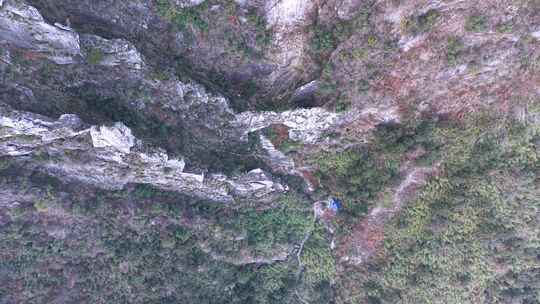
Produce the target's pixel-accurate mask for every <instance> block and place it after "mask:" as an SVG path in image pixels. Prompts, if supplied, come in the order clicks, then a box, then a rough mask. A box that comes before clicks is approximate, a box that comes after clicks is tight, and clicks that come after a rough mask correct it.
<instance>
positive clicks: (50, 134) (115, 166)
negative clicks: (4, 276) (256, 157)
mask: <svg viewBox="0 0 540 304" xmlns="http://www.w3.org/2000/svg"><path fill="white" fill-rule="evenodd" d="M1 112H2V113H1V114H2V117H1V118H0V127H2V136H1V138H2V145H1V147H0V153H1V154H2V155H5V156H15V157H35V156H36V155H46V158H47V159H46V160H43V161H41V160H38V161H36V162H35V163H34V164H33V165H34V166H37V167H38V169H39V170H44V171H45V172H46V173H47V174H50V175H52V176H55V177H58V178H61V179H63V178H65V179H68V180H77V181H80V182H83V183H88V184H92V185H94V186H97V187H100V188H105V189H122V188H123V187H124V186H125V185H126V184H127V183H141V184H150V185H153V186H155V187H156V188H160V189H163V190H168V191H177V192H180V193H184V194H187V195H193V196H197V197H199V198H202V199H206V200H209V201H216V202H233V201H234V199H235V198H237V199H257V200H270V199H271V197H272V195H277V194H279V193H282V192H284V191H285V190H286V189H285V188H284V187H283V186H282V185H280V184H278V183H275V182H273V181H272V180H271V179H269V178H268V176H267V175H265V174H264V172H262V171H261V170H260V169H258V170H253V171H250V172H248V173H247V174H246V175H244V176H238V177H235V178H232V179H230V178H227V177H225V176H221V175H220V176H218V175H211V176H204V175H199V174H193V173H186V172H183V170H184V166H185V163H184V160H177V159H169V158H168V156H167V154H166V153H164V152H162V151H159V150H154V151H152V150H150V151H147V152H145V153H142V152H137V151H136V150H137V149H136V147H135V145H136V142H137V140H136V139H135V138H134V137H133V135H132V133H131V130H130V129H129V128H127V127H126V126H125V125H124V124H122V123H116V124H115V125H113V126H111V127H107V126H99V127H98V126H92V127H90V128H85V129H82V130H77V129H74V126H71V125H69V124H68V125H66V124H65V122H66V121H70V122H73V121H75V120H77V118H76V117H74V116H72V115H64V116H62V117H60V119H59V120H58V121H51V120H48V119H46V118H44V117H40V116H37V115H33V114H29V113H21V112H17V111H12V110H10V109H9V108H7V107H4V108H2V110H1ZM138 146H139V148H141V147H140V143H139V144H138Z"/></svg>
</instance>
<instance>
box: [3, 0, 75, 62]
mask: <svg viewBox="0 0 540 304" xmlns="http://www.w3.org/2000/svg"><path fill="white" fill-rule="evenodd" d="M2 40H5V41H7V42H9V43H13V44H15V45H17V46H18V47H21V48H24V49H27V50H30V51H35V52H38V53H39V54H43V56H46V57H47V58H50V59H51V60H53V61H54V62H55V63H57V64H70V63H73V62H75V61H76V60H77V57H79V56H80V55H81V48H80V43H79V36H78V35H77V33H75V32H74V31H72V30H71V29H70V28H67V27H63V26H58V25H54V26H53V25H50V24H48V23H47V22H45V20H43V17H42V16H41V15H40V13H39V12H38V10H37V9H35V8H34V7H32V6H29V5H26V4H25V3H23V2H18V1H12V0H7V1H5V2H3V3H1V4H0V41H2Z"/></svg>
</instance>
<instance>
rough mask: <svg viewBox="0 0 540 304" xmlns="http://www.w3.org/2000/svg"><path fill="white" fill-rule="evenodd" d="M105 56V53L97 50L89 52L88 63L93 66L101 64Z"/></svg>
mask: <svg viewBox="0 0 540 304" xmlns="http://www.w3.org/2000/svg"><path fill="white" fill-rule="evenodd" d="M104 56H105V55H104V54H103V51H102V50H100V49H97V48H93V49H91V50H90V51H89V52H88V59H87V60H88V63H90V64H92V65H96V64H99V63H100V62H101V61H102V60H103V57H104Z"/></svg>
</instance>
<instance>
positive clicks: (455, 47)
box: [446, 37, 464, 65]
mask: <svg viewBox="0 0 540 304" xmlns="http://www.w3.org/2000/svg"><path fill="white" fill-rule="evenodd" d="M463 49H464V44H463V42H462V41H461V39H459V38H458V37H450V38H448V40H447V45H446V59H447V60H448V63H449V64H450V65H455V64H457V61H458V58H459V55H460V54H461V52H462V51H463Z"/></svg>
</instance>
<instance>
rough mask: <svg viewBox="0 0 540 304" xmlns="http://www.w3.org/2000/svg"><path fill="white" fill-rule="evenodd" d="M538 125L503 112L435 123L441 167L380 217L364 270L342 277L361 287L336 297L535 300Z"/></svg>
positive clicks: (422, 300) (379, 300)
mask: <svg viewBox="0 0 540 304" xmlns="http://www.w3.org/2000/svg"><path fill="white" fill-rule="evenodd" d="M539 131H540V130H539V129H538V126H537V125H529V124H526V123H523V122H517V121H514V120H512V119H506V118H503V117H481V118H477V119H476V120H474V121H473V120H471V121H468V122H467V123H464V124H463V125H459V124H457V125H453V126H450V127H445V128H439V129H437V131H436V132H435V133H434V136H435V137H436V138H438V139H439V141H441V142H443V143H444V150H442V160H443V162H442V174H441V175H440V176H438V177H436V178H434V179H432V180H431V181H430V182H429V183H428V185H427V186H426V187H425V188H424V190H423V191H422V192H421V194H420V195H419V198H418V199H417V200H415V201H414V202H413V203H412V204H410V205H409V206H408V207H407V208H406V209H405V210H404V212H403V213H402V214H401V215H400V216H399V217H397V218H396V219H395V220H394V221H393V222H392V223H390V224H389V225H387V227H386V231H385V242H384V250H383V251H382V252H381V253H380V255H379V256H378V257H377V258H376V259H374V260H373V261H372V262H371V263H370V265H368V266H366V267H367V268H366V270H365V271H369V275H368V276H367V277H364V278H358V277H357V276H355V275H353V276H351V277H348V278H347V277H344V279H345V282H346V283H345V286H346V285H347V284H352V285H355V286H358V285H357V284H359V282H361V283H360V284H361V285H362V288H357V289H351V288H350V287H349V288H344V289H343V290H344V291H346V290H349V291H350V290H355V292H352V293H349V292H346V296H345V297H344V298H343V302H344V303H355V299H357V300H358V299H364V300H367V301H368V302H369V303H486V302H487V303H510V302H512V301H513V302H512V303H538V301H539V300H540V294H539V291H540V284H539V282H540V280H539V279H540V272H539V269H540V268H539V260H538V257H539V253H540V243H539V242H540V240H539V238H538V236H539V230H538V229H539V228H538V227H540V226H539V224H540V223H539V220H540V219H539V218H538V214H539V208H540V201H539V200H538V198H539V197H540V188H539V187H538V185H539V184H538V183H539V180H538V170H539V168H540V161H539V160H540V158H539V155H538V147H537V144H538V140H539V138H540V133H539ZM348 273H349V274H350V272H348ZM359 273H362V272H361V271H360V272H359ZM355 279H358V280H359V282H355V281H354V280H355ZM516 301H517V302H516Z"/></svg>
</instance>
